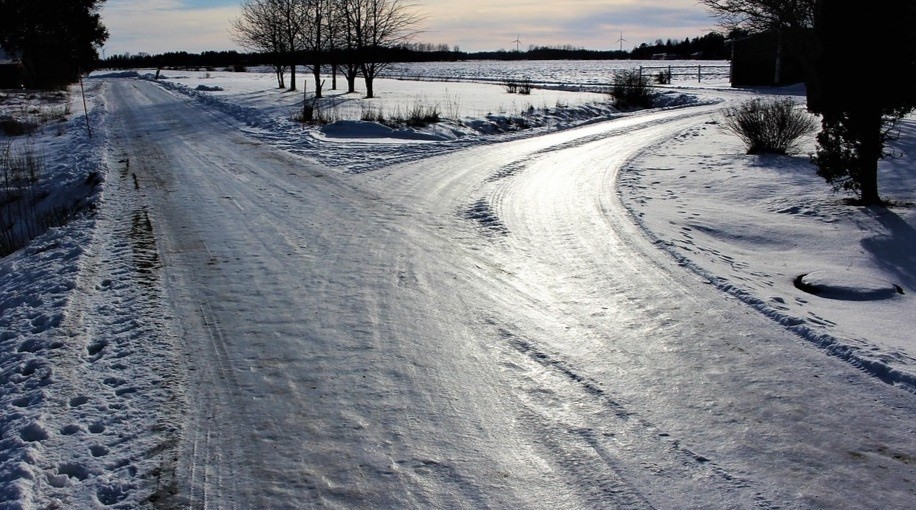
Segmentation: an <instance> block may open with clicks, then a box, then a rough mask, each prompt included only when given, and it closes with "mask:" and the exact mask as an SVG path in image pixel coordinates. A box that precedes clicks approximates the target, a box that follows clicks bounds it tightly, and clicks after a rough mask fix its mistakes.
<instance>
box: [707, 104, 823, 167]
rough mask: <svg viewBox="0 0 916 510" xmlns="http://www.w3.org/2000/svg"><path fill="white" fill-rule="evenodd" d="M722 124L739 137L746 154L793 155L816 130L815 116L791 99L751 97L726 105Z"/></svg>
mask: <svg viewBox="0 0 916 510" xmlns="http://www.w3.org/2000/svg"><path fill="white" fill-rule="evenodd" d="M722 125H723V126H724V127H725V129H727V130H728V131H731V132H732V133H734V134H735V135H737V136H738V138H740V139H741V140H742V141H743V142H744V144H745V145H746V146H747V153H748V154H792V153H795V152H797V151H798V143H799V141H800V140H801V139H802V138H803V137H805V136H808V135H811V134H813V133H814V132H815V131H817V122H816V121H815V119H814V116H812V115H811V114H809V113H808V112H807V111H805V110H804V109H803V108H801V107H799V105H797V104H796V103H795V101H793V100H792V99H788V98H783V99H751V100H748V101H745V102H743V103H741V104H739V105H738V106H733V107H731V108H727V109H726V110H725V113H724V120H723V122H722Z"/></svg>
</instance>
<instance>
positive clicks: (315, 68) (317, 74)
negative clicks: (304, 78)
mask: <svg viewBox="0 0 916 510" xmlns="http://www.w3.org/2000/svg"><path fill="white" fill-rule="evenodd" d="M312 74H314V75H315V98H316V99H321V66H320V65H317V64H316V65H315V66H313V67H312Z"/></svg>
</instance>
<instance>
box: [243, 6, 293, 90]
mask: <svg viewBox="0 0 916 510" xmlns="http://www.w3.org/2000/svg"><path fill="white" fill-rule="evenodd" d="M274 3H275V2H274V0H247V1H246V2H245V3H243V4H242V12H241V14H240V15H239V17H238V18H235V19H234V20H232V25H231V27H230V34H231V36H232V39H233V40H234V41H235V42H236V43H238V44H239V45H240V46H242V47H244V48H247V49H249V50H252V51H256V52H259V53H266V54H268V55H269V56H270V58H271V61H272V66H273V68H274V72H275V73H276V76H277V87H279V88H281V89H282V88H286V83H285V81H284V78H285V75H286V67H287V66H286V61H285V59H286V58H287V56H286V54H287V53H288V50H287V47H286V44H285V42H284V41H285V38H284V37H283V36H282V31H281V29H280V22H279V19H278V17H277V16H276V12H277V11H276V10H275V9H274V5H272V4H274Z"/></svg>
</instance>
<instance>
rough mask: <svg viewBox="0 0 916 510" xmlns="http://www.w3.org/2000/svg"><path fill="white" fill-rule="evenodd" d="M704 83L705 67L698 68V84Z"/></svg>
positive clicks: (699, 66)
mask: <svg viewBox="0 0 916 510" xmlns="http://www.w3.org/2000/svg"><path fill="white" fill-rule="evenodd" d="M701 81H703V65H702V64H701V65H698V66H697V83H700V82H701Z"/></svg>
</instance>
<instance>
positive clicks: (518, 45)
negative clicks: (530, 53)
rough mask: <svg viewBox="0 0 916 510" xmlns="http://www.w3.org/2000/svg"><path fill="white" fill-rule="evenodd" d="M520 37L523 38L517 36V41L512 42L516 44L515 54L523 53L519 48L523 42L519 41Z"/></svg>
mask: <svg viewBox="0 0 916 510" xmlns="http://www.w3.org/2000/svg"><path fill="white" fill-rule="evenodd" d="M519 37H521V36H520V35H516V36H515V40H514V41H512V42H514V43H515V52H516V53H519V52H520V51H521V50H519V48H520V47H521V44H522V41H521V40H520V39H519Z"/></svg>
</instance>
